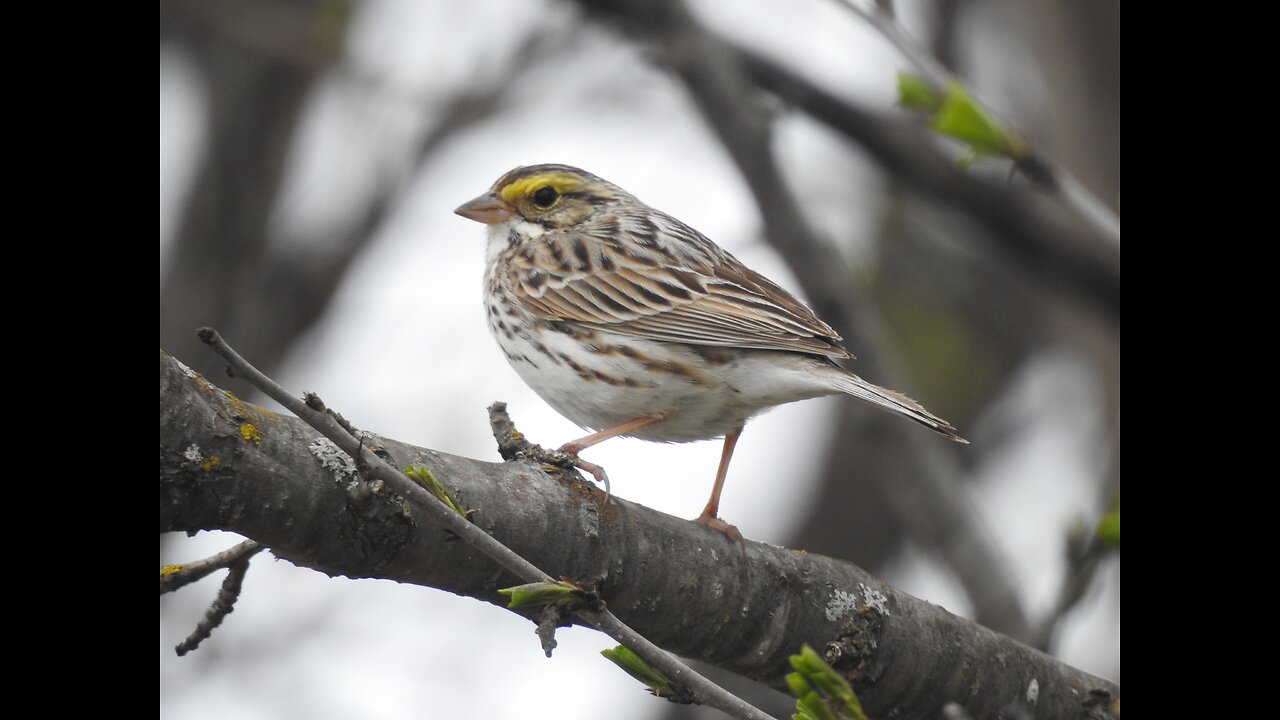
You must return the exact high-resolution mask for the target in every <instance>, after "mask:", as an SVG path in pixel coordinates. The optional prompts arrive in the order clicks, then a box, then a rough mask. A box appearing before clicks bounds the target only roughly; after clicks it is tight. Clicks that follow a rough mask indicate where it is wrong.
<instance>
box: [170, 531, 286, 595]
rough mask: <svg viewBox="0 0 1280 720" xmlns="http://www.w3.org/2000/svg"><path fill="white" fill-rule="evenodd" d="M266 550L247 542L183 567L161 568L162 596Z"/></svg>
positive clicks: (260, 544) (254, 541)
mask: <svg viewBox="0 0 1280 720" xmlns="http://www.w3.org/2000/svg"><path fill="white" fill-rule="evenodd" d="M265 549H266V548H265V546H263V544H262V543H260V542H257V541H256V540H245V541H244V542H242V543H240V544H238V545H236V546H234V547H231V548H228V549H226V550H223V551H222V552H220V553H218V554H217V555H211V556H209V557H207V558H205V559H204V560H197V561H195V562H192V563H184V564H182V565H166V566H165V567H162V568H160V594H161V595H164V594H165V593H167V592H173V591H174V590H177V589H178V588H181V587H185V586H187V585H190V584H191V583H193V582H195V581H197V580H201V579H203V578H205V577H207V576H208V575H209V574H210V573H214V572H217V571H218V570H221V569H222V568H225V567H231V566H232V565H233V564H235V563H236V562H238V561H240V560H241V559H244V560H246V561H247V560H248V559H249V558H251V557H253V556H254V555H255V554H257V553H259V552H261V551H263V550H265Z"/></svg>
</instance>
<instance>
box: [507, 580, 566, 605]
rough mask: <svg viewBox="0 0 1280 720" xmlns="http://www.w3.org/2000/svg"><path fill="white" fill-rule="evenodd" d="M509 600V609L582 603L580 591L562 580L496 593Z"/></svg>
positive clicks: (516, 587) (537, 583)
mask: <svg viewBox="0 0 1280 720" xmlns="http://www.w3.org/2000/svg"><path fill="white" fill-rule="evenodd" d="M498 592H499V593H502V594H503V595H506V596H508V597H510V598H511V600H510V602H508V603H507V607H509V608H518V607H525V606H528V605H553V604H557V605H566V604H569V603H575V602H582V594H581V590H580V588H579V587H578V586H577V585H574V584H573V583H571V582H566V581H564V580H544V581H542V582H535V583H528V584H525V585H517V586H515V587H509V588H502V589H501V590H499V591H498Z"/></svg>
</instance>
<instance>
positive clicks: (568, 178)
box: [498, 172, 587, 203]
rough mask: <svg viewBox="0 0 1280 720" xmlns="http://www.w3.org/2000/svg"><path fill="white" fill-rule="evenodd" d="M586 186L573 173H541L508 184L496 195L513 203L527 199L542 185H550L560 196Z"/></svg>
mask: <svg viewBox="0 0 1280 720" xmlns="http://www.w3.org/2000/svg"><path fill="white" fill-rule="evenodd" d="M586 184H587V183H586V182H585V181H583V179H582V178H581V177H579V176H577V175H574V174H573V173H567V172H543V173H538V174H537V175H530V176H529V177H525V178H520V179H519V180H514V181H512V182H509V183H507V184H506V185H504V186H503V187H502V189H501V190H499V191H498V194H499V195H501V196H502V199H503V200H505V201H507V202H509V203H514V202H515V201H516V200H518V199H519V198H522V197H527V196H528V195H529V194H531V193H533V192H534V191H535V190H537V189H538V188H540V187H543V186H544V185H550V186H551V187H552V188H553V189H555V191H556V192H558V193H560V194H561V195H568V194H569V193H571V192H573V191H575V190H578V189H580V188H581V187H582V186H583V185H586Z"/></svg>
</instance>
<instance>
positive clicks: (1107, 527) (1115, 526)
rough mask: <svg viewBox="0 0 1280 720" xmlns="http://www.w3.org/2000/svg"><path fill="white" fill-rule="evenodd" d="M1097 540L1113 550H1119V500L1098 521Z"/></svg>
mask: <svg viewBox="0 0 1280 720" xmlns="http://www.w3.org/2000/svg"><path fill="white" fill-rule="evenodd" d="M1098 539H1099V540H1101V541H1102V542H1104V543H1106V544H1107V547H1110V548H1112V549H1113V550H1119V549H1120V498H1116V504H1115V505H1113V506H1111V509H1109V510H1107V511H1106V512H1105V513H1103V515H1102V517H1101V518H1100V519H1099V520H1098Z"/></svg>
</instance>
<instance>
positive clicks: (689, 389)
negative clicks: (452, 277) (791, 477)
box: [456, 165, 966, 540]
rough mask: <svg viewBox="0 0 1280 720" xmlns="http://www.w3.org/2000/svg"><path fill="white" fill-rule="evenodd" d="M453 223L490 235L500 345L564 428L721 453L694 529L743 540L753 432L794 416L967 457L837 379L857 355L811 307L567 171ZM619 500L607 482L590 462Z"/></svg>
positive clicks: (542, 168)
mask: <svg viewBox="0 0 1280 720" xmlns="http://www.w3.org/2000/svg"><path fill="white" fill-rule="evenodd" d="M456 212H457V213H458V214H459V215H461V216H463V217H466V218H469V219H471V220H475V221H477V222H481V223H484V224H485V225H488V226H489V240H488V246H487V249H486V253H485V264H486V270H485V306H486V310H487V312H488V318H489V329H490V330H491V331H492V332H493V336H494V337H495V338H496V339H497V341H498V345H500V346H501V347H502V351H503V352H504V353H505V354H506V356H507V360H509V361H510V362H511V365H512V367H514V368H515V370H516V372H517V373H519V375H520V377H521V378H522V379H523V380H524V381H525V382H526V383H527V384H528V385H529V386H530V387H531V388H533V389H534V391H535V392H537V393H538V395H540V396H541V397H542V399H543V400H546V402H547V403H548V404H550V405H551V407H553V408H555V409H556V410H557V411H558V412H559V413H560V414H561V415H564V416H565V417H566V418H568V419H569V420H572V421H573V422H575V423H577V424H578V425H580V426H582V427H584V428H587V429H590V430H594V431H595V432H593V433H592V434H590V435H587V436H586V437H583V438H580V439H578V440H574V441H572V442H569V443H566V444H565V445H564V446H563V447H562V448H561V449H562V450H564V451H565V452H568V453H571V454H573V455H575V456H576V455H577V454H578V453H580V452H582V451H583V450H585V449H587V448H589V447H591V446H592V445H595V444H597V443H599V442H602V441H604V440H607V439H609V438H612V437H618V436H621V435H626V436H630V437H637V438H640V439H642V440H652V441H656V442H687V441H692V440H705V439H708V438H715V437H724V449H723V451H722V453H721V458H720V467H719V469H718V470H717V472H716V477H715V484H714V485H713V487H712V491H711V498H710V500H709V501H708V502H707V505H706V508H704V509H703V511H702V514H701V515H700V516H699V517H698V518H696V519H695V522H699V523H702V524H704V525H708V526H710V527H713V528H715V529H717V530H719V531H721V532H723V533H724V534H726V535H728V536H729V537H731V538H733V539H735V540H738V539H741V537H742V536H741V534H740V533H739V532H738V530H737V528H735V527H734V526H732V525H730V524H728V523H726V522H725V521H723V520H721V519H720V517H719V506H720V492H721V490H722V489H723V487H724V480H725V475H726V474H727V472H728V469H729V460H730V459H731V458H732V456H733V448H734V445H735V444H736V443H737V441H738V437H739V435H741V433H742V429H743V426H744V425H745V424H746V422H747V420H748V419H749V418H750V417H751V416H753V415H755V414H756V413H758V412H760V411H762V410H765V409H767V408H770V407H773V406H775V405H782V404H784V403H789V402H794V401H796V400H805V399H808V398H815V397H821V396H824V395H836V394H840V393H844V394H847V395H852V396H853V397H856V398H859V399H861V400H865V401H867V402H869V403H871V404H873V405H875V406H877V407H881V408H884V409H887V410H890V411H892V412H894V413H898V414H900V415H904V416H906V417H908V418H910V419H911V420H914V421H916V422H918V423H920V424H921V425H924V426H925V427H928V428H930V429H931V430H934V431H936V432H939V433H941V434H943V435H945V436H947V437H949V438H951V439H952V440H955V441H957V442H966V441H965V440H964V439H963V438H961V437H960V436H959V435H958V434H956V430H955V428H953V427H952V426H951V424H950V423H948V422H947V421H945V420H943V419H942V418H940V417H938V416H936V415H934V414H932V413H930V412H929V411H928V410H925V409H924V408H923V407H921V406H920V404H919V403H917V402H915V401H914V400H911V399H910V398H908V397H906V396H905V395H902V394H899V393H896V392H893V391H892V390H886V389H884V388H882V387H878V386H876V385H873V384H871V383H869V382H867V381H865V380H863V379H862V378H860V377H858V376H857V375H854V374H853V373H851V372H849V371H848V370H845V369H844V368H842V367H840V366H839V365H837V364H836V363H835V362H834V361H833V358H850V357H852V355H851V354H850V353H849V351H847V350H845V349H844V347H843V346H842V345H841V344H840V343H841V339H840V336H839V335H838V334H837V333H836V332H835V330H832V329H831V327H830V326H828V325H827V324H826V323H824V322H822V321H821V320H819V319H818V318H817V317H816V316H815V315H814V314H813V312H812V311H811V310H809V308H808V307H806V306H805V305H804V303H802V302H800V301H799V300H797V299H796V298H795V297H793V296H792V295H791V294H790V293H788V292H787V291H786V290H783V289H782V288H780V287H778V286H777V285H776V284H774V283H773V282H772V281H770V280H769V279H768V278H766V277H764V276H763V275H761V274H759V273H757V272H755V271H754V270H751V269H750V268H747V267H746V266H745V265H743V264H742V263H740V262H739V261H738V260H737V259H736V258H734V257H733V256H732V255H730V254H729V253H727V252H725V251H724V250H723V249H721V248H720V247H719V246H718V245H716V244H715V243H713V242H711V241H710V240H708V239H707V238H706V237H703V235H702V234H701V233H699V232H698V231H697V230H694V229H693V228H691V227H689V226H688V225H685V224H684V223H682V222H680V221H679V220H677V219H675V218H673V217H671V216H670V215H667V214H665V213H662V212H660V211H658V210H655V209H653V208H651V207H649V206H648V205H645V204H644V203H642V202H640V201H639V200H638V199H636V198H635V197H634V196H632V195H631V194H630V193H628V192H626V191H625V190H623V189H622V188H620V187H618V186H616V185H614V184H612V183H609V182H607V181H605V180H602V179H601V178H599V177H596V176H595V175H592V174H591V173H589V172H586V171H584V170H579V169H578V168H575V167H570V166H567V165H534V166H531V167H520V168H516V169H514V170H512V171H511V172H508V173H507V174H506V175H503V176H502V177H501V178H499V179H498V181H497V182H495V183H494V184H493V187H492V188H490V189H489V191H488V192H486V193H484V194H483V195H481V196H479V197H477V198H476V199H474V200H472V201H470V202H468V203H466V204H464V205H462V206H461V207H459V208H458V209H457V210H456ZM580 466H581V467H582V468H583V469H586V470H588V471H589V472H591V473H592V474H593V475H594V476H595V477H596V479H597V480H599V481H601V482H605V483H606V485H607V482H608V476H607V474H606V473H605V472H604V469H603V468H601V467H599V466H598V465H594V464H592V463H588V462H584V461H580Z"/></svg>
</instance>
